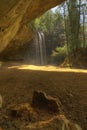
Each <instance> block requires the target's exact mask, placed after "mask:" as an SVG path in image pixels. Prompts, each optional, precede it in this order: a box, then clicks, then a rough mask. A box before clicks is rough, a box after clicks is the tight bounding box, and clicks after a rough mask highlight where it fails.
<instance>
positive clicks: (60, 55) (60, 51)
mask: <svg viewBox="0 0 87 130" xmlns="http://www.w3.org/2000/svg"><path fill="white" fill-rule="evenodd" d="M67 55H68V54H67V46H66V45H65V46H63V47H57V48H56V49H55V50H54V51H53V52H52V55H51V57H52V61H53V62H54V63H56V64H58V65H59V64H61V63H62V62H63V61H64V60H65V58H66V57H67Z"/></svg>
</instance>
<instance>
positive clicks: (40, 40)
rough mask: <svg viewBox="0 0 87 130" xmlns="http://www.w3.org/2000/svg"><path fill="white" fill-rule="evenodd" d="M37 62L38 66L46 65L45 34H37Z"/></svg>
mask: <svg viewBox="0 0 87 130" xmlns="http://www.w3.org/2000/svg"><path fill="white" fill-rule="evenodd" d="M36 61H37V64H40V65H45V64H46V46H45V37H44V33H43V32H37V36H36Z"/></svg>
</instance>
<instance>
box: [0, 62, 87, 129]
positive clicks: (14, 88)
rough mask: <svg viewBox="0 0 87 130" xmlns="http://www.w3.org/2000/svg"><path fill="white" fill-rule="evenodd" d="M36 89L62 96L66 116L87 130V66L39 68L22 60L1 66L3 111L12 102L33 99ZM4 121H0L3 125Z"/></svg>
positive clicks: (0, 82) (60, 98)
mask: <svg viewBox="0 0 87 130" xmlns="http://www.w3.org/2000/svg"><path fill="white" fill-rule="evenodd" d="M18 65H19V66H18ZM15 66H16V67H15ZM34 90H41V91H44V92H46V93H47V94H48V95H51V96H53V97H55V98H57V99H59V100H60V101H61V104H62V108H61V109H62V111H63V113H64V114H65V116H66V117H67V118H68V119H71V120H72V121H74V122H76V123H78V124H79V125H80V126H81V127H82V128H83V130H87V70H73V69H72V70H70V69H63V68H60V69H59V68H57V67H53V68H52V67H48V66H47V67H36V68H35V66H32V65H31V66H27V65H22V66H20V64H18V63H8V64H4V65H3V66H2V67H1V68H0V94H1V95H2V97H3V108H2V109H3V111H5V110H6V108H7V107H8V106H9V105H13V104H18V103H28V102H31V100H32V95H33V91H34ZM1 112H2V110H1V111H0V114H1ZM4 125H5V124H4ZM4 125H3V124H2V123H1V122H0V126H1V127H2V126H4Z"/></svg>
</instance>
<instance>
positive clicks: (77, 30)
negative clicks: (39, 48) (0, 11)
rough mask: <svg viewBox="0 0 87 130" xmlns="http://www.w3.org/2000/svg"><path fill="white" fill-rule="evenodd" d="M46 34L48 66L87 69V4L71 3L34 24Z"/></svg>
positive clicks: (46, 14)
mask: <svg viewBox="0 0 87 130" xmlns="http://www.w3.org/2000/svg"><path fill="white" fill-rule="evenodd" d="M32 25H33V27H34V29H35V31H42V32H43V33H44V34H45V42H46V50H47V51H46V54H47V62H48V64H55V65H63V66H71V67H72V66H75V67H86V61H87V58H86V54H87V1H86V0H73V1H72V0H70V1H67V2H64V3H62V4H61V5H59V6H57V7H56V9H55V10H52V9H51V10H49V11H47V12H46V13H45V14H44V15H43V16H41V17H40V18H37V19H35V20H34V21H33V22H32Z"/></svg>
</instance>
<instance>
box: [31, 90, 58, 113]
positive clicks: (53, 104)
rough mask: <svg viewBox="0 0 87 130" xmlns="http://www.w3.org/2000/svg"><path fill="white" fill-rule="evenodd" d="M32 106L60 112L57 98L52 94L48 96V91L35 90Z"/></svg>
mask: <svg viewBox="0 0 87 130" xmlns="http://www.w3.org/2000/svg"><path fill="white" fill-rule="evenodd" d="M32 106H33V107H35V108H39V109H40V110H41V109H43V110H47V111H49V112H53V113H58V112H60V105H59V103H58V102H57V100H56V99H55V98H53V97H51V96H47V95H46V93H44V92H41V91H34V94H33V99H32Z"/></svg>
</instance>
